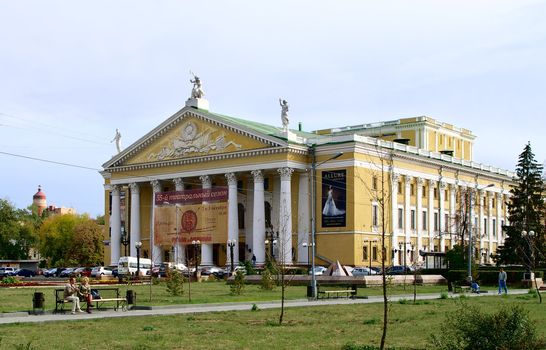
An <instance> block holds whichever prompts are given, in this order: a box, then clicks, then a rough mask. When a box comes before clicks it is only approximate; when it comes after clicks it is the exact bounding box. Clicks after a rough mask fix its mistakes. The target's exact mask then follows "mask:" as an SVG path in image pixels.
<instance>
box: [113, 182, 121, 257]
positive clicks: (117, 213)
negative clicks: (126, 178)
mask: <svg viewBox="0 0 546 350" xmlns="http://www.w3.org/2000/svg"><path fill="white" fill-rule="evenodd" d="M110 193H111V194H112V208H111V209H112V214H111V215H110V265H114V266H117V265H118V262H119V253H120V249H121V207H120V202H119V187H118V186H117V185H114V186H112V189H111V190H110Z"/></svg>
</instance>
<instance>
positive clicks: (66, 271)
mask: <svg viewBox="0 0 546 350" xmlns="http://www.w3.org/2000/svg"><path fill="white" fill-rule="evenodd" d="M75 270H76V267H69V268H66V269H64V270H62V271H61V273H60V274H59V277H70V276H72V274H73V273H74V271H75Z"/></svg>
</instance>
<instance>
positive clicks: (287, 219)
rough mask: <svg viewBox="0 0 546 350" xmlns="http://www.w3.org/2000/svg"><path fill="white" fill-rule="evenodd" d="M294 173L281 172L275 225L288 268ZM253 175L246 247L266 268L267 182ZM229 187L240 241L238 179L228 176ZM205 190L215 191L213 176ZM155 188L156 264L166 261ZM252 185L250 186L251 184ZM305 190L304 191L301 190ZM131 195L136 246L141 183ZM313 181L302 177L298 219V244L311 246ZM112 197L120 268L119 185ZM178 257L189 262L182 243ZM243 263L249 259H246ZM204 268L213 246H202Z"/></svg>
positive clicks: (233, 230)
mask: <svg viewBox="0 0 546 350" xmlns="http://www.w3.org/2000/svg"><path fill="white" fill-rule="evenodd" d="M293 171H294V170H293V169H291V168H287V167H285V168H280V169H277V172H278V174H279V177H280V186H279V187H280V196H279V199H278V202H279V203H278V205H279V211H278V213H279V215H278V217H277V218H276V220H275V222H274V223H272V224H273V226H274V227H277V229H278V237H277V251H278V257H277V260H278V261H281V260H282V261H283V263H285V264H290V263H292V207H291V204H292V195H291V179H292V173H293ZM251 174H252V185H253V186H252V187H253V191H252V193H248V195H247V214H250V217H249V218H251V221H249V222H252V227H250V228H248V227H247V228H246V237H245V240H246V244H247V246H248V247H249V248H250V249H251V251H252V254H253V255H255V256H256V264H264V263H265V261H266V253H265V248H266V247H265V239H266V237H265V233H266V227H265V224H266V222H265V207H264V200H265V196H264V178H263V173H262V171H261V170H254V171H251ZM225 177H226V179H227V183H228V240H231V241H238V237H239V218H238V201H237V177H236V175H235V174H234V173H227V174H225ZM199 179H200V180H201V184H202V188H203V189H210V188H211V187H212V181H211V177H210V176H209V175H203V176H200V177H199ZM172 181H173V182H174V184H175V190H176V191H183V190H184V180H183V178H175V179H173V180H172ZM150 184H151V186H152V191H153V194H152V212H151V218H152V219H151V224H150V225H151V227H150V242H151V252H150V255H151V258H152V260H153V261H154V262H155V263H160V262H161V261H162V258H163V257H162V254H161V246H160V245H157V244H154V243H153V242H154V225H153V222H154V217H153V215H154V214H153V212H154V209H155V195H156V194H157V193H159V192H161V191H162V188H161V183H160V182H159V181H158V180H153V181H151V182H150ZM249 184H250V183H249ZM301 187H303V189H301ZM129 189H130V193H131V219H130V241H131V242H132V243H134V242H137V241H140V240H141V227H140V189H139V184H138V183H131V184H129ZM308 193H309V177H308V175H307V174H306V173H302V174H301V176H300V196H299V202H298V209H299V212H300V214H301V215H300V218H299V219H298V243H300V241H301V242H307V240H308V233H309V222H308V221H309V220H306V219H305V218H306V217H307V218H309V196H308V195H306V194H308ZM111 194H112V210H111V217H110V229H111V238H110V247H111V261H110V264H111V265H117V263H118V260H119V255H120V248H121V247H120V244H121V210H120V187H119V185H113V186H111ZM298 246H300V244H298ZM173 248H174V255H175V259H177V261H182V262H183V261H184V260H185V250H184V247H183V245H182V244H180V243H178V244H176V245H175V246H174V247H173ZM230 254H231V251H230V249H227V261H228V262H229V261H231V255H230ZM131 255H132V256H134V255H136V248H135V247H134V244H131ZM233 255H234V256H233V260H234V261H239V250H238V249H234V250H233ZM298 257H299V259H298V261H299V262H302V263H303V262H306V261H307V258H308V257H307V250H305V251H304V250H301V251H300V250H298ZM242 258H243V259H244V258H245V257H242ZM201 264H202V265H213V245H212V244H202V245H201Z"/></svg>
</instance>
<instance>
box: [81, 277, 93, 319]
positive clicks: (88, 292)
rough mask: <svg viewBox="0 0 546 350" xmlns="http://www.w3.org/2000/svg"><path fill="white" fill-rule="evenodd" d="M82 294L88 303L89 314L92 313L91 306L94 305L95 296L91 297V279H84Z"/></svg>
mask: <svg viewBox="0 0 546 350" xmlns="http://www.w3.org/2000/svg"><path fill="white" fill-rule="evenodd" d="M80 294H81V295H82V296H83V297H84V298H85V302H86V303H87V310H86V311H87V313H88V314H90V313H91V304H92V303H93V295H91V285H90V284H89V277H87V276H86V277H84V278H83V280H82V283H81V284H80Z"/></svg>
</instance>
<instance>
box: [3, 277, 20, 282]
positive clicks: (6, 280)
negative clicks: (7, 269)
mask: <svg viewBox="0 0 546 350" xmlns="http://www.w3.org/2000/svg"><path fill="white" fill-rule="evenodd" d="M17 283H19V281H18V280H17V278H15V277H13V276H6V277H4V278H3V279H2V284H17Z"/></svg>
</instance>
